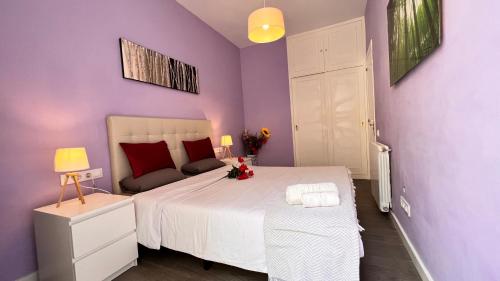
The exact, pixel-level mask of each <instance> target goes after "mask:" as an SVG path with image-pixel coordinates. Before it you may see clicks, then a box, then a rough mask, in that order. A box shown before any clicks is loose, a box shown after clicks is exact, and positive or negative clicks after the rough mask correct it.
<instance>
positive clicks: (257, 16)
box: [248, 7, 285, 43]
mask: <svg viewBox="0 0 500 281" xmlns="http://www.w3.org/2000/svg"><path fill="white" fill-rule="evenodd" d="M283 35H285V21H284V19H283V13H282V12H281V10H280V9H277V8H272V7H266V8H262V9H258V10H255V11H254V12H253V13H251V14H250V16H249V17H248V39H250V41H252V42H255V43H269V42H273V41H276V40H278V39H280V38H281V37H283Z"/></svg>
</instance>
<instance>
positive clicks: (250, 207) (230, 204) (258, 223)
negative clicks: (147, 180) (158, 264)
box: [134, 166, 357, 273]
mask: <svg viewBox="0 0 500 281" xmlns="http://www.w3.org/2000/svg"><path fill="white" fill-rule="evenodd" d="M229 169H230V168H229V166H226V167H222V168H219V169H216V170H213V171H210V172H208V173H204V174H202V175H198V176H195V177H190V178H187V179H185V180H182V181H178V182H175V183H172V184H168V185H165V186H162V187H159V188H156V189H154V190H151V191H148V192H144V193H140V194H137V195H134V204H135V207H136V219H137V235H138V241H139V243H141V244H142V245H144V246H146V247H148V248H152V249H159V248H160V247H161V246H163V247H166V248H169V249H172V250H176V251H180V252H184V253H188V254H191V255H193V256H196V257H198V258H202V259H205V260H210V261H214V262H219V263H224V264H228V265H232V266H236V267H240V268H243V269H247V270H252V271H257V272H263V273H266V272H267V267H266V257H265V256H266V249H265V243H264V231H263V228H264V216H265V213H266V209H270V208H276V207H277V206H283V202H284V201H285V191H286V187H287V186H288V185H292V184H297V183H318V182H327V181H330V182H334V183H336V184H337V186H338V188H339V191H340V196H341V204H340V206H337V207H339V215H342V216H348V217H349V218H350V219H349V220H345V221H346V222H350V223H353V221H354V223H355V224H356V227H357V220H355V219H354V220H352V217H354V218H356V209H355V204H354V196H353V186H352V181H351V179H350V176H349V175H348V172H347V169H346V168H345V167H257V166H256V167H253V169H254V171H255V176H254V177H253V178H251V179H248V180H244V181H238V180H235V179H228V178H225V176H226V175H227V171H228V170H229ZM286 206H287V207H288V208H303V207H301V206H289V205H286ZM334 208H336V207H334ZM340 210H341V211H340ZM340 227H342V226H340ZM349 227H352V225H349Z"/></svg>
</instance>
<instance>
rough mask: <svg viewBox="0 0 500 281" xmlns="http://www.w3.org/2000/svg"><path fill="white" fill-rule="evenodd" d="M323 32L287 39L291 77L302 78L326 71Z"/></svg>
mask: <svg viewBox="0 0 500 281" xmlns="http://www.w3.org/2000/svg"><path fill="white" fill-rule="evenodd" d="M323 36H324V33H322V32H311V33H306V34H302V35H297V36H292V37H289V38H287V53H288V69H289V72H290V74H289V75H290V77H300V76H306V75H311V74H316V73H321V72H323V71H324V70H325V63H324V58H323Z"/></svg>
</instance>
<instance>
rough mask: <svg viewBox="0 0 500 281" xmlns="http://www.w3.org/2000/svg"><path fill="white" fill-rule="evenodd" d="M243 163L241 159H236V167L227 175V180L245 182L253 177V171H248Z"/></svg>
mask: <svg viewBox="0 0 500 281" xmlns="http://www.w3.org/2000/svg"><path fill="white" fill-rule="evenodd" d="M244 161H245V160H244V159H243V157H238V167H236V166H234V165H233V168H232V169H231V171H229V172H228V173H227V177H228V178H229V179H238V180H246V179H248V178H251V177H253V175H254V173H253V170H250V169H249V168H248V166H247V165H246V164H244V163H243V162H244Z"/></svg>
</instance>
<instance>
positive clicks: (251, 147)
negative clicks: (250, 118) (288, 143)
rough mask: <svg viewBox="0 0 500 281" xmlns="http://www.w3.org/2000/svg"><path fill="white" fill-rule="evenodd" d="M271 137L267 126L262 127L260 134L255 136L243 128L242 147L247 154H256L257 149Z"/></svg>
mask: <svg viewBox="0 0 500 281" xmlns="http://www.w3.org/2000/svg"><path fill="white" fill-rule="evenodd" d="M270 138H271V131H270V130H269V129H268V128H262V129H261V130H260V134H259V135H258V136H257V134H255V135H251V134H249V133H248V130H244V131H243V134H242V135H241V140H242V141H243V148H244V149H245V153H246V154H247V155H257V154H258V153H259V150H260V149H261V148H262V146H263V145H264V144H266V143H267V141H268V140H269V139H270Z"/></svg>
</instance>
